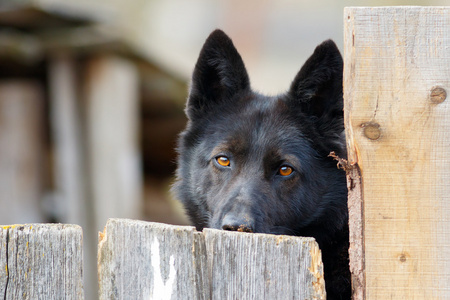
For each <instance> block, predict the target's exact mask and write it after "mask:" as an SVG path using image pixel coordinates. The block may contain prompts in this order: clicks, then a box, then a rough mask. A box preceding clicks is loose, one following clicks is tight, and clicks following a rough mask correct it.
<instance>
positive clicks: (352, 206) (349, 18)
mask: <svg viewBox="0 0 450 300" xmlns="http://www.w3.org/2000/svg"><path fill="white" fill-rule="evenodd" d="M354 11H355V8H354V7H346V8H344V18H343V19H344V76H343V87H344V122H345V133H346V140H347V152H348V153H347V157H348V162H347V168H346V169H345V171H346V174H347V188H348V202H347V203H348V213H349V235H350V236H349V239H350V247H349V259H350V272H351V281H352V299H353V300H364V299H365V298H366V295H365V289H366V274H365V260H364V258H365V246H364V202H363V190H362V189H363V186H362V178H361V176H362V174H361V166H360V165H359V160H358V157H359V151H358V148H357V146H356V145H355V142H354V139H353V137H354V133H353V127H352V123H351V122H352V118H351V112H352V105H353V104H352V95H351V93H352V91H353V88H354V87H353V85H354V83H355V80H354V78H353V77H354V72H353V69H354V67H355V66H354V63H355V62H354V59H355V53H354V50H355V48H354V39H355V32H354Z"/></svg>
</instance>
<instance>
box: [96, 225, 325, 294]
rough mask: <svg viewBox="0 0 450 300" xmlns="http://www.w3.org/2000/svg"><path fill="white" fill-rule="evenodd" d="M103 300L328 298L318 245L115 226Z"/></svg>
mask: <svg viewBox="0 0 450 300" xmlns="http://www.w3.org/2000/svg"><path fill="white" fill-rule="evenodd" d="M98 257H99V264H98V267H99V284H100V299H325V286H324V280H323V267H322V262H321V256H320V250H319V248H318V246H317V244H316V242H315V241H314V239H312V238H303V237H289V236H275V235H266V234H247V233H239V232H225V231H219V230H213V229H205V230H204V232H203V233H198V232H196V231H195V229H194V228H193V227H186V226H183V227H181V226H172V225H165V224H158V223H150V222H142V221H134V220H126V219H110V220H109V221H108V223H107V225H106V228H105V231H104V232H103V233H101V235H100V243H99V256H98Z"/></svg>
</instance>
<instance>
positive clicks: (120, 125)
mask: <svg viewBox="0 0 450 300" xmlns="http://www.w3.org/2000/svg"><path fill="white" fill-rule="evenodd" d="M84 79H85V90H84V96H85V97H84V101H85V103H84V106H85V112H86V134H87V154H88V161H87V162H88V171H89V176H91V177H90V178H89V179H90V180H89V183H90V187H89V190H90V196H91V199H92V201H93V209H94V213H95V224H94V228H95V229H96V230H102V229H103V226H104V224H105V223H106V221H107V219H108V218H110V217H126V218H139V217H140V212H141V210H140V208H141V204H142V202H141V200H142V199H141V189H142V174H141V172H142V170H141V158H140V154H139V139H138V136H139V123H138V122H139V94H138V92H139V78H138V71H137V67H136V66H135V65H134V64H133V62H130V61H127V60H126V59H123V58H120V57H118V56H113V55H103V56H97V57H93V58H91V59H89V60H88V61H87V63H86V72H85V76H84Z"/></svg>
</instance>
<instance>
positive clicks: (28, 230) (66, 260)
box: [0, 224, 84, 299]
mask: <svg viewBox="0 0 450 300" xmlns="http://www.w3.org/2000/svg"><path fill="white" fill-rule="evenodd" d="M0 242H1V244H0V284H1V285H0V294H1V295H3V299H84V294H83V283H82V230H81V227H79V226H78V225H62V224H27V225H12V226H2V227H0Z"/></svg>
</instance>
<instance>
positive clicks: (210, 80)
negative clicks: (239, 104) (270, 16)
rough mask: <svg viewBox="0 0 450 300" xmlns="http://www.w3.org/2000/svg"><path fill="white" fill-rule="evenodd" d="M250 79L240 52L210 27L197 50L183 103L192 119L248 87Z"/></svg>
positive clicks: (222, 33)
mask: <svg viewBox="0 0 450 300" xmlns="http://www.w3.org/2000/svg"><path fill="white" fill-rule="evenodd" d="M249 89H250V81H249V78H248V75H247V71H246V69H245V66H244V62H243V61H242V58H241V56H240V55H239V53H238V52H237V50H236V48H235V47H234V45H233V42H232V41H231V39H230V38H229V37H228V36H227V35H226V34H225V33H224V32H223V31H221V30H215V31H213V32H212V33H211V34H210V36H209V37H208V38H207V40H206V42H205V44H204V45H203V48H202V50H201V51H200V55H199V58H198V60H197V64H196V65H195V69H194V73H193V75H192V81H191V87H190V92H189V99H188V103H187V107H186V112H187V115H188V117H189V118H190V119H191V120H192V119H195V118H197V117H201V116H204V115H205V114H206V113H208V112H209V111H211V109H213V108H214V107H215V106H217V105H220V104H221V103H223V102H224V101H227V100H229V99H231V98H232V97H233V96H234V95H235V94H237V93H239V92H242V91H245V90H249Z"/></svg>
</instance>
